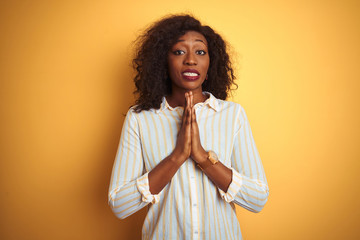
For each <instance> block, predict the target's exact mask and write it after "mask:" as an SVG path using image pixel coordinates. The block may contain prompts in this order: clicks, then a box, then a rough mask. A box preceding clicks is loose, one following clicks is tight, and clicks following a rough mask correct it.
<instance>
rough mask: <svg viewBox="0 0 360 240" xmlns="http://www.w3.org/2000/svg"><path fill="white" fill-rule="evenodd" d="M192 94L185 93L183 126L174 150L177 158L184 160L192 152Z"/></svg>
mask: <svg viewBox="0 0 360 240" xmlns="http://www.w3.org/2000/svg"><path fill="white" fill-rule="evenodd" d="M190 101H192V100H190V94H189V93H185V108H184V113H183V116H182V122H181V127H180V130H179V133H178V136H177V140H176V146H175V149H174V151H173V153H172V154H173V155H175V156H176V157H175V159H180V161H181V162H184V161H185V160H186V159H188V158H189V157H190V154H191V117H192V114H191V104H190Z"/></svg>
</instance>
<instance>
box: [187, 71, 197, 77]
mask: <svg viewBox="0 0 360 240" xmlns="http://www.w3.org/2000/svg"><path fill="white" fill-rule="evenodd" d="M183 75H184V76H189V77H195V76H198V75H199V74H197V73H192V72H184V73H183Z"/></svg>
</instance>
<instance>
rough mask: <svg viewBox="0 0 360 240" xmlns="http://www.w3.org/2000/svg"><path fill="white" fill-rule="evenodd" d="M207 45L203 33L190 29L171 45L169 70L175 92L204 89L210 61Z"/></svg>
mask: <svg viewBox="0 0 360 240" xmlns="http://www.w3.org/2000/svg"><path fill="white" fill-rule="evenodd" d="M207 45H208V44H207V41H206V38H205V37H204V36H203V35H202V34H201V33H198V32H195V31H189V32H187V33H186V34H184V35H183V36H181V37H179V39H178V40H177V42H176V43H175V44H174V45H173V46H172V47H171V49H170V51H169V53H168V70H169V75H170V78H171V82H172V91H173V92H174V91H177V90H182V91H183V90H185V91H188V90H192V91H195V90H200V91H201V90H202V87H201V85H202V83H203V82H204V81H205V78H206V74H207V71H208V69H209V63H210V58H209V53H208V47H207Z"/></svg>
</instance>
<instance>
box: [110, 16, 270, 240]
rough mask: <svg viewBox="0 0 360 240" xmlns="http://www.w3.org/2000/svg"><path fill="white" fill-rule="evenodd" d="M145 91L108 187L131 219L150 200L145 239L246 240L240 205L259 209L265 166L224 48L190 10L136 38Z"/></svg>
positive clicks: (128, 122)
mask: <svg viewBox="0 0 360 240" xmlns="http://www.w3.org/2000/svg"><path fill="white" fill-rule="evenodd" d="M138 43H139V44H138V50H137V55H136V57H135V59H134V68H135V69H136V71H137V75H136V77H135V79H134V80H135V85H136V89H137V90H136V92H137V93H138V94H139V97H138V99H137V101H136V104H137V105H135V106H133V107H132V108H131V109H130V110H129V111H128V113H127V115H126V119H125V122H124V126H123V130H122V134H121V139H120V144H119V148H118V152H117V156H116V159H115V163H114V167H113V172H112V176H111V183H110V189H109V204H110V206H111V208H112V210H113V212H114V213H115V214H116V215H117V217H119V218H121V219H123V218H126V217H127V216H129V215H131V214H133V213H135V212H136V211H138V210H140V209H141V208H143V207H145V206H148V213H147V216H146V218H145V222H144V225H143V229H142V238H143V239H241V238H242V237H241V232H240V226H239V223H238V221H237V218H236V213H235V205H234V204H238V205H240V206H242V207H244V208H246V209H248V210H250V211H253V212H259V211H260V210H261V209H262V208H263V206H264V204H265V203H266V201H267V197H268V193H269V190H268V186H267V181H266V177H265V173H264V170H263V167H262V164H261V160H260V157H259V154H258V152H257V149H256V146H255V142H254V140H253V137H252V133H251V129H250V125H249V122H248V120H247V117H246V114H245V111H244V109H243V108H242V107H241V106H240V105H239V104H236V103H232V102H228V101H225V99H226V97H227V96H228V91H229V90H230V87H231V85H232V84H234V75H233V70H232V68H231V63H230V60H229V56H228V54H227V52H226V45H225V42H224V41H223V39H222V38H221V37H220V36H219V35H218V34H217V33H215V32H214V31H213V30H212V29H211V28H210V27H208V26H202V25H201V24H200V22H199V21H198V20H196V19H195V18H193V17H191V16H189V15H177V16H171V17H168V18H165V19H162V20H160V21H159V22H157V23H155V24H154V25H153V26H151V27H150V28H149V29H148V30H147V31H146V32H145V33H144V35H142V36H141V37H140V38H139V39H138Z"/></svg>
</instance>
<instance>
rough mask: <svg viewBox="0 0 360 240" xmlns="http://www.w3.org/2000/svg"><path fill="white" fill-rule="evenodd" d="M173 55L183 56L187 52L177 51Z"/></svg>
mask: <svg viewBox="0 0 360 240" xmlns="http://www.w3.org/2000/svg"><path fill="white" fill-rule="evenodd" d="M173 54H174V55H183V54H185V52H184V51H183V50H175V51H173Z"/></svg>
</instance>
